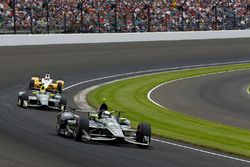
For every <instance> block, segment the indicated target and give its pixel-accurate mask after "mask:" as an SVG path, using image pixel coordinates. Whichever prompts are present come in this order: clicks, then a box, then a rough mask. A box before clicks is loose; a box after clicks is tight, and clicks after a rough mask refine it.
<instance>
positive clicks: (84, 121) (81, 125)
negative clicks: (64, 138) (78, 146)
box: [73, 117, 89, 141]
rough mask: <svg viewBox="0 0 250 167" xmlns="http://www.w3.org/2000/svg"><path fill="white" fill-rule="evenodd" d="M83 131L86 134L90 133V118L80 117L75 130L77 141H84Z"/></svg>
mask: <svg viewBox="0 0 250 167" xmlns="http://www.w3.org/2000/svg"><path fill="white" fill-rule="evenodd" d="M82 130H85V131H86V132H88V130H89V120H88V118H85V117H79V119H78V120H77V122H76V127H75V130H74V134H73V136H74V139H75V141H81V140H82V135H83V133H82Z"/></svg>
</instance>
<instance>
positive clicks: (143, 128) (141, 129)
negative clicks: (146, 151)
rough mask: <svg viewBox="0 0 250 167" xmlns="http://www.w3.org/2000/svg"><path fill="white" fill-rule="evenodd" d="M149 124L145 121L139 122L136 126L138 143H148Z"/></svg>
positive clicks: (149, 134) (149, 136)
mask: <svg viewBox="0 0 250 167" xmlns="http://www.w3.org/2000/svg"><path fill="white" fill-rule="evenodd" d="M150 140H151V126H150V125H149V124H147V123H140V124H139V125H138V126H137V132H136V141H137V142H140V143H148V144H149V143H150Z"/></svg>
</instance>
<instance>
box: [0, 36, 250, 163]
mask: <svg viewBox="0 0 250 167" xmlns="http://www.w3.org/2000/svg"><path fill="white" fill-rule="evenodd" d="M249 44H250V39H233V40H207V41H205V40H201V41H178V42H177V41H176V42H149V43H143V42H142V43H119V44H85V45H54V46H25V47H0V65H1V70H0V76H1V82H0V105H1V108H0V118H1V121H0V166H4V167H6V166H7V167H15V166H18V167H22V166H23V167H24V166H25V167H29V166H31V167H34V166H39V167H40V166H41V167H43V166H47V167H50V166H51V167H57V166H60V167H64V166H72V167H75V166H76V167H79V166H102V167H105V166H107V167H110V166H111V167H112V166H126V167H127V166H139V167H140V166H154V167H155V166H159V167H163V166H168V167H172V166H173V167H194V166H204V167H208V166H213V167H216V166H218V167H219V166H243V167H244V166H249V163H245V162H240V161H236V160H230V159H227V158H222V157H218V156H214V155H208V154H205V153H200V152H196V151H193V150H188V149H185V148H179V147H176V146H171V145H168V144H164V143H159V142H154V141H152V142H151V147H150V148H149V149H140V148H137V147H136V146H134V145H128V144H126V145H110V144H107V143H89V144H85V143H81V142H75V141H74V140H71V139H68V138H63V137H59V136H57V135H56V132H55V125H56V115H57V112H56V111H46V110H38V109H23V108H20V107H18V106H17V105H16V101H17V93H18V91H20V90H21V89H25V88H26V87H27V86H28V82H29V79H30V77H31V76H32V75H41V76H43V75H44V74H45V73H46V72H50V73H51V77H52V78H55V79H64V81H65V86H66V87H67V86H70V85H72V84H74V83H77V82H80V81H85V80H89V79H94V78H99V77H104V76H109V75H114V74H120V73H127V72H133V71H140V70H152V69H158V68H166V67H181V66H187V65H195V64H209V63H222V62H229V61H241V60H250V55H249V52H250V48H249ZM112 79H115V78H112ZM108 80H110V79H106V80H101V81H96V82H89V83H86V84H83V85H80V86H77V87H74V88H72V89H68V90H66V91H65V92H64V94H63V95H64V96H66V97H67V99H68V103H69V105H71V106H75V104H74V102H73V97H74V95H75V94H76V93H77V92H79V91H80V90H82V89H84V88H87V87H89V86H91V85H94V84H97V83H100V82H104V81H108Z"/></svg>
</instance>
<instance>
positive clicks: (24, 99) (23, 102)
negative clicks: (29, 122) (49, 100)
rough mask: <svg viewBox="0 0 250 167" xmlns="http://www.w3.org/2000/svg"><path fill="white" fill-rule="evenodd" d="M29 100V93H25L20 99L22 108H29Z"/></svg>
mask: <svg viewBox="0 0 250 167" xmlns="http://www.w3.org/2000/svg"><path fill="white" fill-rule="evenodd" d="M28 99H29V95H28V94H27V93H24V94H22V95H21V96H19V97H18V103H19V104H20V106H21V107H23V108H26V107H28Z"/></svg>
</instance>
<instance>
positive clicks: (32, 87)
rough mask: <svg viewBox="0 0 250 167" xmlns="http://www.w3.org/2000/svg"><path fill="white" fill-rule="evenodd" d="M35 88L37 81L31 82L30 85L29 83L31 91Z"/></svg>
mask: <svg viewBox="0 0 250 167" xmlns="http://www.w3.org/2000/svg"><path fill="white" fill-rule="evenodd" d="M34 88H35V81H34V80H33V79H32V80H30V83H29V89H34Z"/></svg>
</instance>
